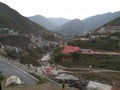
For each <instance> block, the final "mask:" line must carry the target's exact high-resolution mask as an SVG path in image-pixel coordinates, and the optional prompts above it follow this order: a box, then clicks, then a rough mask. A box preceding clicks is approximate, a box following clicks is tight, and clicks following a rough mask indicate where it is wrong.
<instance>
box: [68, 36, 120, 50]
mask: <svg viewBox="0 0 120 90" xmlns="http://www.w3.org/2000/svg"><path fill="white" fill-rule="evenodd" d="M68 45H74V46H78V47H80V48H87V49H89V48H90V49H93V50H94V49H97V50H106V51H120V47H119V41H118V40H112V39H109V38H101V39H99V40H98V39H97V40H96V39H94V40H89V41H81V40H73V41H69V42H68Z"/></svg>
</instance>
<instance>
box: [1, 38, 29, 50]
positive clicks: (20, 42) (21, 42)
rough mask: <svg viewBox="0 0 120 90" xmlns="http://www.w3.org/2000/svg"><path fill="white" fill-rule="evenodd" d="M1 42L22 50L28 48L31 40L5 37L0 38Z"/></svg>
mask: <svg viewBox="0 0 120 90" xmlns="http://www.w3.org/2000/svg"><path fill="white" fill-rule="evenodd" d="M0 42H1V43H2V44H4V45H10V46H16V47H21V48H23V49H24V48H27V47H28V43H30V42H31V41H30V39H29V38H26V37H24V36H5V37H1V38H0Z"/></svg>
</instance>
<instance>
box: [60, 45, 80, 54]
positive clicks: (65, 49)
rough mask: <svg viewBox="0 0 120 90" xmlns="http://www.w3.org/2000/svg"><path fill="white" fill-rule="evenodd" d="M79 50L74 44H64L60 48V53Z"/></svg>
mask: <svg viewBox="0 0 120 90" xmlns="http://www.w3.org/2000/svg"><path fill="white" fill-rule="evenodd" d="M78 51H80V48H79V47H76V46H65V47H64V49H63V50H62V53H66V54H68V53H71V52H78Z"/></svg>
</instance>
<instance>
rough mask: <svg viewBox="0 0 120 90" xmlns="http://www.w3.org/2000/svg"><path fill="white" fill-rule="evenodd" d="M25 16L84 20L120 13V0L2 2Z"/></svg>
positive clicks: (21, 0)
mask: <svg viewBox="0 0 120 90" xmlns="http://www.w3.org/2000/svg"><path fill="white" fill-rule="evenodd" d="M1 2H3V3H6V4H7V5H9V6H10V7H12V8H14V9H15V10H17V11H18V12H19V13H20V14H22V15H24V16H33V15H36V14H38V15H43V16H45V17H64V18H68V19H74V18H79V19H84V18H86V17H89V16H93V15H96V14H102V13H106V12H115V11H120V0H1Z"/></svg>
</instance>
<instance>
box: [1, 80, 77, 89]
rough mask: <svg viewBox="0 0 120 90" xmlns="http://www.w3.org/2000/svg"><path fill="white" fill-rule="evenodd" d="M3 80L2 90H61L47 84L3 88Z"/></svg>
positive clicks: (59, 87)
mask: <svg viewBox="0 0 120 90" xmlns="http://www.w3.org/2000/svg"><path fill="white" fill-rule="evenodd" d="M4 85H5V80H4V81H2V89H3V90H62V86H56V85H54V84H51V83H47V84H41V85H33V86H32V85H31V86H28V85H14V86H9V87H5V86H4ZM65 90H78V89H76V88H71V87H67V86H66V87H65Z"/></svg>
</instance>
